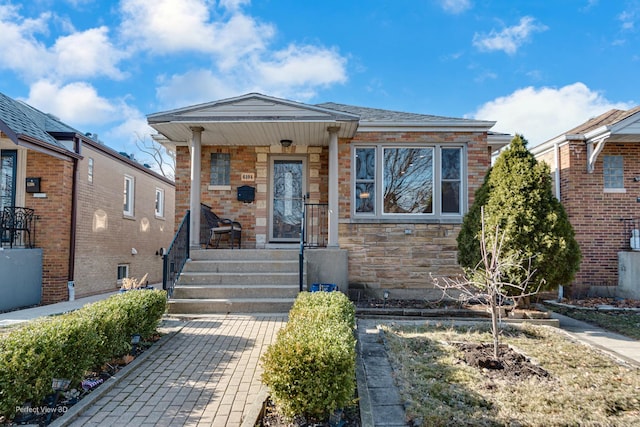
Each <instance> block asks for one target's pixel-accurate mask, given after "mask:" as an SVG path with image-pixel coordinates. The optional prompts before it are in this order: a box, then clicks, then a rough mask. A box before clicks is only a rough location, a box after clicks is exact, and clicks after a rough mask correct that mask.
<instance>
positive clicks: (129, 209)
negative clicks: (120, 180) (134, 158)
mask: <svg viewBox="0 0 640 427" xmlns="http://www.w3.org/2000/svg"><path fill="white" fill-rule="evenodd" d="M134 184H135V181H134V179H133V177H132V176H128V175H125V177H124V214H125V215H127V216H133V193H134Z"/></svg>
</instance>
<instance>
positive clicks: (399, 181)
mask: <svg viewBox="0 0 640 427" xmlns="http://www.w3.org/2000/svg"><path fill="white" fill-rule="evenodd" d="M353 167H354V170H353V176H354V185H355V188H354V191H353V194H354V215H355V216H356V217H375V218H383V217H391V216H408V215H413V216H416V217H417V216H420V217H424V218H435V217H441V216H458V217H460V216H461V215H462V207H463V199H462V197H463V188H464V183H463V180H462V177H463V176H464V175H463V149H462V147H446V146H415V145H411V146H392V145H383V144H380V145H377V146H375V147H356V148H355V150H354V166H353Z"/></svg>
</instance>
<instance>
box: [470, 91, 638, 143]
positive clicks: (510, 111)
mask: <svg viewBox="0 0 640 427" xmlns="http://www.w3.org/2000/svg"><path fill="white" fill-rule="evenodd" d="M632 106H633V103H626V102H611V101H609V100H608V99H606V98H605V97H604V96H603V94H602V93H600V92H598V91H594V90H591V89H589V88H588V87H587V86H586V85H585V84H584V83H580V82H578V83H574V84H571V85H567V86H564V87H561V88H559V89H558V88H550V87H542V88H534V87H526V88H523V89H518V90H517V91H515V92H513V93H512V94H510V95H507V96H504V97H500V98H496V99H494V100H493V101H489V102H487V103H485V104H484V105H482V106H481V107H480V108H478V110H477V111H476V112H475V113H473V114H472V115H471V116H472V117H474V118H476V119H481V120H495V121H497V123H496V125H495V127H494V130H496V131H498V132H506V133H510V134H512V135H515V134H516V133H519V134H523V135H524V137H525V138H526V139H527V140H528V141H529V147H530V148H531V147H534V146H536V145H538V144H540V143H542V142H545V141H547V140H549V139H551V138H554V137H556V136H558V135H561V134H563V133H564V132H566V131H568V130H570V129H572V128H574V127H576V126H578V125H580V124H582V123H584V122H585V121H587V120H588V119H590V118H591V117H595V116H598V115H600V114H602V113H604V112H606V111H608V110H611V109H613V108H616V109H621V110H626V109H629V108H631V107H632Z"/></svg>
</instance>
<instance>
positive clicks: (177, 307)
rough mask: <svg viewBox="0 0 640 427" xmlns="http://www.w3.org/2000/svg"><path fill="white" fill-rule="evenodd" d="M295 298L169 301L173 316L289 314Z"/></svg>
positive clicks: (169, 308)
mask: <svg viewBox="0 0 640 427" xmlns="http://www.w3.org/2000/svg"><path fill="white" fill-rule="evenodd" d="M293 302H294V299H293V298H229V299H174V298H172V299H171V300H169V304H168V308H167V310H168V312H169V313H171V314H223V313H224V314H226V313H288V312H289V310H290V309H291V306H292V305H293Z"/></svg>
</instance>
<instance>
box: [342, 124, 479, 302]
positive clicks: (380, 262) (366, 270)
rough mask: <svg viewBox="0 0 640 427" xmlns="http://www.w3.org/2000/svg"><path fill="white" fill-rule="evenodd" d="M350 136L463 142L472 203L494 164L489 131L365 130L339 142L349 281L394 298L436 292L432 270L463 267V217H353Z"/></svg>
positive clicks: (450, 272) (448, 272) (443, 272)
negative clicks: (437, 219) (450, 220)
mask: <svg viewBox="0 0 640 427" xmlns="http://www.w3.org/2000/svg"><path fill="white" fill-rule="evenodd" d="M351 142H354V143H355V142H366V143H427V144H433V143H464V144H468V145H467V175H468V205H469V206H470V205H471V203H473V198H474V195H475V192H476V190H477V189H478V188H479V187H480V185H481V184H482V182H483V181H484V176H485V174H486V171H487V169H488V167H489V164H490V150H489V147H488V145H487V135H486V134H485V133H464V132H366V133H358V134H357V135H356V137H355V138H354V139H353V141H348V140H341V141H340V146H339V151H340V152H339V171H340V176H339V189H340V202H339V203H340V222H341V223H340V229H339V235H340V242H339V243H340V247H341V248H342V249H347V250H348V252H349V283H350V286H351V288H352V289H357V288H362V289H365V290H366V293H367V294H373V295H376V296H381V293H382V290H383V289H386V290H389V291H390V293H391V297H392V298H437V297H438V296H439V295H440V292H439V291H437V290H434V289H433V288H434V285H433V280H432V278H431V277H432V275H433V276H455V275H458V274H460V273H461V269H460V267H459V265H458V262H457V242H456V237H457V235H458V232H459V231H460V226H461V224H460V223H461V221H462V218H460V220H459V222H458V223H447V222H429V223H425V222H413V223H412V222H411V221H410V220H404V221H403V222H399V223H388V222H381V221H375V220H373V221H371V222H362V220H359V221H357V222H355V221H351V196H350V194H351Z"/></svg>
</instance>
